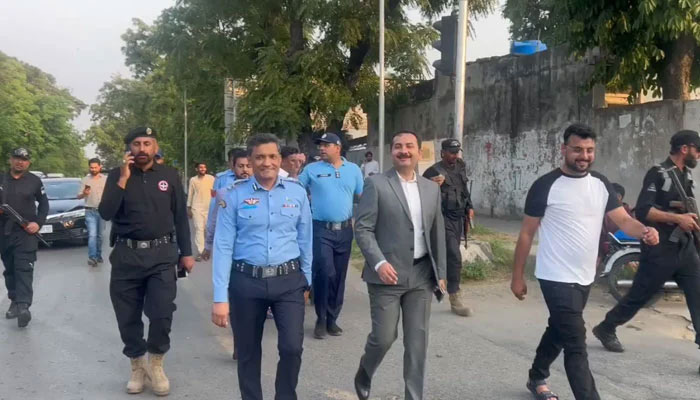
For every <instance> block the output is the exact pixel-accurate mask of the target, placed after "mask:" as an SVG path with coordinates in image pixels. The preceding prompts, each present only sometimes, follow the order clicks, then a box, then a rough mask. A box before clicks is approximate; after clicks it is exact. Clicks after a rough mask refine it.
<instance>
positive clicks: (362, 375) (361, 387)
mask: <svg viewBox="0 0 700 400" xmlns="http://www.w3.org/2000/svg"><path fill="white" fill-rule="evenodd" d="M371 386H372V380H371V379H370V378H369V376H367V373H366V372H365V370H364V368H362V367H360V368H359V369H358V370H357V373H356V374H355V393H357V398H358V399H360V400H367V399H369V389H370V387H371Z"/></svg>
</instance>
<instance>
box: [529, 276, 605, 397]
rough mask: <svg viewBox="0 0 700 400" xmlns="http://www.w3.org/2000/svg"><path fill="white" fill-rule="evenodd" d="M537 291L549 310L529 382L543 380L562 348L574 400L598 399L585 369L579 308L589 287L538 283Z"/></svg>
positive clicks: (583, 334)
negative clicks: (547, 324) (545, 327)
mask: <svg viewBox="0 0 700 400" xmlns="http://www.w3.org/2000/svg"><path fill="white" fill-rule="evenodd" d="M540 288H541V289H542V293H543V294H544V300H545V302H546V303H547V308H548V309H549V326H547V329H546V330H545V331H544V335H542V339H541V340H540V344H539V346H537V353H536V355H535V360H534V361H533V363H532V368H531V369H530V379H533V380H543V379H547V378H548V377H549V366H550V365H552V363H553V362H554V360H556V358H557V357H558V356H559V354H560V353H561V350H562V348H563V349H564V368H565V369H566V377H567V378H568V379H569V385H570V386H571V391H572V392H574V397H575V398H576V400H599V399H600V396H599V395H598V391H597V390H596V387H595V381H594V380H593V375H592V374H591V370H590V368H589V367H588V352H587V351H586V327H585V323H584V321H583V309H584V308H585V307H586V302H587V301H588V294H589V292H590V290H591V286H590V285H589V286H581V285H578V284H576V283H562V282H552V281H545V280H540Z"/></svg>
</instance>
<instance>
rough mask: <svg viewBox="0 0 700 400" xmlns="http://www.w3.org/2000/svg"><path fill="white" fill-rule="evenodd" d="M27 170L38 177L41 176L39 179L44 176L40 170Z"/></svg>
mask: <svg viewBox="0 0 700 400" xmlns="http://www.w3.org/2000/svg"><path fill="white" fill-rule="evenodd" d="M29 172H31V173H32V174H34V175H36V176H38V177H39V178H41V179H44V178H46V174H45V173H43V172H41V171H29Z"/></svg>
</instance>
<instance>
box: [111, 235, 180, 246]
mask: <svg viewBox="0 0 700 400" xmlns="http://www.w3.org/2000/svg"><path fill="white" fill-rule="evenodd" d="M116 242H117V243H124V244H125V245H126V247H129V248H132V249H152V248H155V247H158V246H162V245H165V244H170V243H175V235H174V234H172V233H169V234H167V235H165V236H163V237H159V238H156V239H153V240H136V239H129V238H125V237H119V236H118V237H117V240H116Z"/></svg>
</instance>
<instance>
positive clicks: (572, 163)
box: [566, 160, 593, 174]
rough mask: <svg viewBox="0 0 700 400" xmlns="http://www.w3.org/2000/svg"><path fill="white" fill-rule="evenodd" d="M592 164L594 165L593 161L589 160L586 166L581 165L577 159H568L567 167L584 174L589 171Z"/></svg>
mask: <svg viewBox="0 0 700 400" xmlns="http://www.w3.org/2000/svg"><path fill="white" fill-rule="evenodd" d="M592 166H593V162H587V163H586V166H585V167H581V166H579V165H578V162H577V160H574V161H569V160H566V167H567V168H569V169H570V170H572V171H574V172H579V173H582V174H583V173H586V172H588V171H589V170H590V169H591V167H592Z"/></svg>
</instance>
